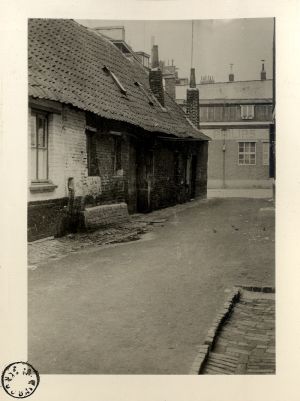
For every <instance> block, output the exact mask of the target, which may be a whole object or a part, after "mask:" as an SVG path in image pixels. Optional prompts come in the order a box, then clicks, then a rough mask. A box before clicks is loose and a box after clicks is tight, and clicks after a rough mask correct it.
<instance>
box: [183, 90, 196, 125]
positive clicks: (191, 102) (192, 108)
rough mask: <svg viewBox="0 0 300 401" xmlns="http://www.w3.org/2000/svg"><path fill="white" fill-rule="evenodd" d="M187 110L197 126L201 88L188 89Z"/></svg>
mask: <svg viewBox="0 0 300 401" xmlns="http://www.w3.org/2000/svg"><path fill="white" fill-rule="evenodd" d="M186 112H187V115H188V117H189V119H190V120H191V121H192V123H193V124H195V125H196V127H198V126H199V89H196V88H189V89H187V98H186Z"/></svg>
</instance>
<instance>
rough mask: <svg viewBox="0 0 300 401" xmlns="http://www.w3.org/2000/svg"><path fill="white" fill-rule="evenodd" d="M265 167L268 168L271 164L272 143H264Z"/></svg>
mask: <svg viewBox="0 0 300 401" xmlns="http://www.w3.org/2000/svg"><path fill="white" fill-rule="evenodd" d="M262 145H263V165H264V166H268V165H269V163H270V143H269V142H263V144H262Z"/></svg>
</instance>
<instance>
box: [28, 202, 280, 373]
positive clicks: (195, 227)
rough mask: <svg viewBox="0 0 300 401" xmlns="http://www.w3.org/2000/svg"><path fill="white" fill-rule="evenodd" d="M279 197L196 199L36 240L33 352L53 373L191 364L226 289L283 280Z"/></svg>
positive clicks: (171, 369) (173, 369)
mask: <svg viewBox="0 0 300 401" xmlns="http://www.w3.org/2000/svg"><path fill="white" fill-rule="evenodd" d="M273 206H274V205H273V204H272V202H270V201H268V200H266V199H246V198H235V199H233V198H227V199H217V198H214V199H209V200H203V201H193V202H190V203H188V204H185V205H179V206H176V207H173V208H168V209H164V210H161V211H157V212H154V213H151V214H148V215H143V216H134V217H133V219H132V222H131V223H129V224H128V225H127V227H119V228H118V229H111V230H108V232H107V231H105V232H99V233H94V234H91V235H85V234H84V235H83V234H82V235H75V236H70V237H65V238H63V239H51V240H46V241H42V242H38V243H34V244H31V245H29V277H28V298H29V305H28V308H29V309H28V311H29V315H28V339H29V344H28V345H29V355H28V359H29V362H31V363H32V364H33V365H34V366H36V367H37V369H38V370H39V371H40V373H48V374H51V373H56V374H58V373H65V374H71V373H77V374H83V373H95V374H187V373H188V372H189V370H190V367H191V365H192V363H193V360H194V358H195V354H196V352H197V347H198V346H199V345H201V344H203V341H204V339H205V336H206V333H207V330H208V329H209V327H210V325H211V322H212V321H213V320H214V316H215V314H216V313H217V310H218V309H219V308H220V306H221V305H222V304H223V302H224V299H225V298H226V294H227V292H228V291H230V289H231V288H232V287H233V286H234V285H238V284H250V285H258V286H274V279H275V267H274V264H275V242H274V241H275V235H274V208H273ZM115 230H117V232H116V231H115ZM126 230H127V232H126ZM124 232H125V234H124ZM117 237H118V238H117ZM101 238H102V239H101ZM103 238H105V240H103ZM119 241H121V242H122V243H118V242H119ZM126 241H129V242H126ZM113 242H116V243H113ZM49 249H50V251H48V250H49Z"/></svg>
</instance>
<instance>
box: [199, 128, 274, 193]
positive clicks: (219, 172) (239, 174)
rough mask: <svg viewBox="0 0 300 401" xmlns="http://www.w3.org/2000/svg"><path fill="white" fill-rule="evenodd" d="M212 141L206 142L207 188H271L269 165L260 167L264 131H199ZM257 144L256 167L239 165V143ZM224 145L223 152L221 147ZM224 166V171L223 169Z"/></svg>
mask: <svg viewBox="0 0 300 401" xmlns="http://www.w3.org/2000/svg"><path fill="white" fill-rule="evenodd" d="M202 131H203V133H205V134H207V135H209V136H210V137H211V138H212V141H211V142H210V143H209V152H208V153H209V156H208V187H209V188H222V187H224V181H225V187H228V188H230V187H235V188H249V187H250V188H251V187H258V188H265V187H269V186H270V181H269V166H267V165H263V143H264V142H267V141H268V139H269V131H268V129H267V128H255V129H253V128H248V129H247V128H243V129H239V128H231V129H227V130H226V131H222V130H221V129H202ZM248 141H250V142H251V141H254V142H255V143H256V164H255V165H239V164H238V143H239V142H248ZM224 144H225V152H224V151H223V145H224ZM224 165H225V170H224Z"/></svg>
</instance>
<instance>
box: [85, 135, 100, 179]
mask: <svg viewBox="0 0 300 401" xmlns="http://www.w3.org/2000/svg"><path fill="white" fill-rule="evenodd" d="M95 135H96V132H95V131H92V130H89V129H86V131H85V136H86V162H87V175H88V177H99V175H100V174H99V166H98V164H96V166H97V167H92V166H94V164H93V163H91V157H92V152H91V148H92V143H93V139H94V136H95ZM95 155H96V162H97V147H96V149H95ZM93 168H95V171H94V170H93V171H92V169H93Z"/></svg>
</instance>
